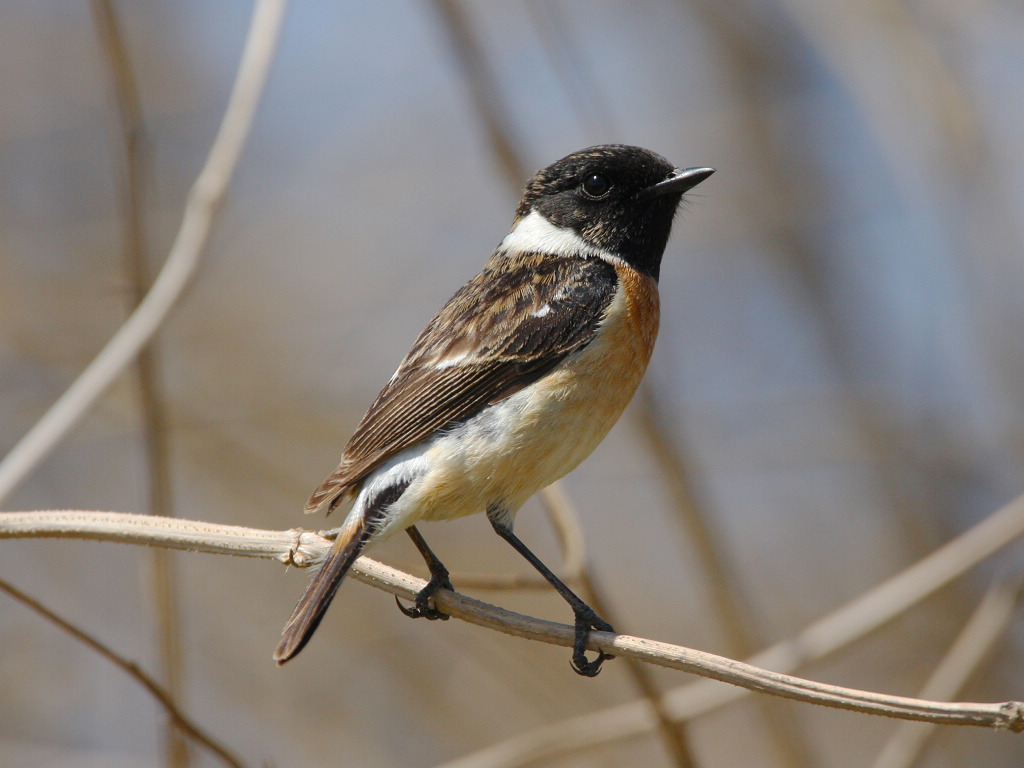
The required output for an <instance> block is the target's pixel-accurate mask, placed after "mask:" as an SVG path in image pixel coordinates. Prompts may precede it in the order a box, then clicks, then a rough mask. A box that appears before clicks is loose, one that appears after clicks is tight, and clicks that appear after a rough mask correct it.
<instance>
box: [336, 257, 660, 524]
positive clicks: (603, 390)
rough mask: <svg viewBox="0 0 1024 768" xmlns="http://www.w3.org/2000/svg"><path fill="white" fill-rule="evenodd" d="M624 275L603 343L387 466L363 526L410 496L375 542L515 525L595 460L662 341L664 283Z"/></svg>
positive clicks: (370, 490)
mask: <svg viewBox="0 0 1024 768" xmlns="http://www.w3.org/2000/svg"><path fill="white" fill-rule="evenodd" d="M617 272H618V273H619V281H620V283H619V291H618V293H617V294H616V297H615V298H614V299H613V301H612V304H611V306H610V307H609V310H608V314H607V315H606V317H605V319H604V321H603V322H602V330H601V332H599V333H598V336H597V338H596V339H594V340H593V341H592V342H591V343H590V344H589V345H587V346H586V347H585V348H584V349H583V350H581V351H580V352H578V353H576V354H574V355H572V356H570V357H569V358H566V360H565V361H563V362H562V363H561V364H560V365H559V366H558V367H557V368H555V369H554V370H553V371H552V372H551V373H549V374H547V375H545V376H543V377H542V378H541V379H539V380H538V381H537V382H535V383H534V384H531V385H530V386H528V387H526V388H524V389H523V390H521V391H519V392H517V393H516V394H514V395H512V396H511V397H508V398H506V399H505V400H502V401H500V402H498V403H495V404H494V405H492V406H490V407H488V408H486V409H485V410H484V411H483V412H482V413H480V414H479V415H477V416H475V417H474V418H472V419H470V420H468V421H467V422H465V423H464V424H461V425H459V426H458V427H456V428H455V429H453V430H451V431H450V432H447V433H443V434H440V435H438V436H435V437H432V438H430V439H429V440H426V441H424V442H422V443H420V444H418V445H416V446H413V447H412V448H410V449H408V450H406V451H404V452H402V453H401V454H399V455H397V456H395V457H393V458H392V459H391V460H389V461H388V462H386V463H385V464H384V465H382V466H381V467H380V468H378V469H377V470H376V471H375V472H374V473H373V474H372V475H371V476H370V477H369V478H367V480H366V482H365V483H364V485H363V489H362V491H361V492H360V494H359V498H358V499H357V500H356V503H355V505H354V506H353V509H352V511H351V512H350V515H359V516H360V517H361V516H362V515H363V513H364V512H365V509H366V505H367V504H368V503H370V502H372V499H373V498H374V497H375V496H376V495H377V494H378V493H380V492H381V491H382V490H383V489H384V488H386V487H388V486H391V485H393V484H395V483H408V488H407V489H406V490H405V492H404V493H403V494H402V495H401V497H400V498H399V499H398V500H397V501H396V502H395V503H394V504H393V505H392V506H391V507H390V508H389V510H388V512H387V513H386V514H387V518H386V519H385V520H383V521H382V526H381V527H380V528H379V529H378V532H377V534H376V535H375V536H374V537H373V538H374V539H383V538H386V537H387V536H389V535H391V534H392V533H394V532H396V531H398V530H402V529H404V528H407V527H409V526H410V525H414V524H416V523H417V522H418V521H420V520H449V519H452V518H456V517H461V516H463V515H469V514H474V513H477V512H483V511H485V510H487V509H488V508H489V507H491V506H494V505H496V506H500V507H501V508H502V509H503V510H505V511H506V513H507V514H510V515H511V514H514V513H515V512H516V510H518V509H519V507H520V506H522V504H523V503H524V502H525V501H526V500H527V499H528V498H529V497H530V496H532V495H533V494H534V493H536V492H537V491H538V490H540V489H541V488H543V487H544V486H546V485H548V484H550V483H552V482H554V481H555V480H557V479H558V478H560V477H562V476H563V475H565V474H566V473H568V472H570V471H571V470H572V469H574V468H575V467H576V466H577V465H578V464H579V463H580V462H582V461H583V460H584V459H585V458H586V457H587V456H589V455H590V454H591V452H593V450H594V449H595V448H596V447H597V445H598V443H600V442H601V440H602V439H603V438H604V437H605V435H607V434H608V431H609V430H610V429H611V428H612V426H613V425H614V424H615V422H616V421H617V420H618V418H619V416H620V415H621V414H622V411H623V410H624V409H625V407H626V405H628V403H629V401H630V399H631V398H632V397H633V394H634V392H635V391H636V388H637V386H638V385H639V383H640V380H641V379H642V378H643V375H644V372H645V371H646V369H647V363H648V361H649V360H650V356H651V351H652V350H653V347H654V339H655V336H656V335H657V328H658V297H657V288H656V286H655V283H654V281H653V280H651V279H650V278H647V277H645V276H643V275H640V274H638V273H636V272H635V271H633V270H632V269H629V268H627V267H619V266H617ZM624 286H629V289H630V290H628V291H627V290H623V288H624Z"/></svg>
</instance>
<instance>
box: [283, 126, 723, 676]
mask: <svg viewBox="0 0 1024 768" xmlns="http://www.w3.org/2000/svg"><path fill="white" fill-rule="evenodd" d="M712 173H714V169H712V168H686V169H676V168H673V166H672V165H671V164H670V163H669V162H668V161H667V160H665V159H664V158H663V157H661V156H660V155H657V154H655V153H653V152H650V151H648V150H645V149H640V148H639V147H630V146H623V145H605V146H596V147H590V148H589V149H584V150H582V151H580V152H576V153H574V154H571V155H569V156H567V157H564V158H562V159H561V160H559V161H558V162H556V163H554V164H552V165H550V166H548V167H547V168H545V169H544V170H542V171H540V172H538V173H537V174H536V175H535V176H534V177H533V178H532V179H530V181H529V182H528V183H527V185H526V188H525V190H524V191H523V197H522V200H521V201H520V203H519V207H518V208H517V209H516V215H515V219H514V221H513V222H512V229H511V230H510V231H509V233H508V235H507V236H506V237H505V239H504V240H502V241H501V243H500V244H499V245H498V247H497V249H496V250H495V251H494V254H493V255H492V256H491V258H490V259H489V260H488V261H487V263H486V264H485V265H484V268H483V271H481V272H480V273H479V274H478V275H477V276H476V277H474V278H473V279H472V280H470V281H469V282H468V283H466V284H465V285H464V286H462V288H460V289H459V291H458V292H457V293H456V294H455V295H454V296H452V298H451V299H450V300H449V301H448V303H447V304H445V305H444V307H442V308H441V311H440V312H438V313H437V315H436V316H435V317H434V319H433V320H431V321H430V324H429V325H427V327H426V329H425V330H424V331H423V333H421V334H420V336H419V338H418V339H416V342H415V343H414V344H413V346H412V349H411V350H410V351H409V354H407V355H406V356H405V359H404V360H403V361H402V363H401V365H399V366H398V370H397V371H395V374H394V375H393V376H392V377H391V380H390V381H389V382H388V383H387V384H386V385H385V386H384V389H383V390H381V392H380V394H379V395H378V396H377V399H376V401H374V403H373V405H371V406H370V409H369V410H368V411H367V412H366V415H365V416H363V419H362V421H361V422H359V426H358V427H356V431H355V434H354V435H352V438H351V439H350V440H349V441H348V445H346V446H345V450H344V453H342V455H341V462H340V464H339V465H338V468H337V469H336V470H335V471H334V472H333V473H332V474H331V475H330V476H329V477H328V478H327V479H326V480H324V482H323V483H322V484H321V485H320V487H319V488H317V489H316V490H315V491H314V492H313V495H312V497H311V498H310V499H309V502H308V503H307V504H306V512H308V513H309V512H317V511H319V510H321V509H324V508H326V510H327V511H328V512H330V511H331V510H333V509H334V508H335V507H336V506H338V504H340V503H341V502H342V501H345V500H348V499H351V498H353V497H354V499H355V501H354V503H353V505H352V507H351V509H350V511H349V513H348V516H347V517H346V518H345V521H344V523H343V524H342V526H341V528H340V529H339V531H338V534H337V538H336V539H335V540H334V544H333V546H332V548H331V551H330V553H329V554H328V555H327V558H326V559H325V561H324V563H323V565H322V567H321V568H320V570H319V572H318V573H317V574H316V576H315V577H314V578H313V580H312V582H310V584H309V586H308V587H307V589H306V591H305V593H304V594H303V595H302V598H301V599H300V600H299V603H298V605H297V606H296V607H295V611H294V612H293V613H292V616H291V618H290V619H289V620H288V623H287V624H286V625H285V628H284V631H283V633H282V636H281V641H280V643H279V644H278V646H277V650H276V651H275V653H274V658H275V659H276V660H277V662H278V663H279V664H283V663H284V662H286V661H288V659H290V658H292V657H293V656H295V654H297V653H298V652H299V651H300V650H302V648H303V647H304V646H305V645H306V643H307V642H308V641H309V638H310V636H311V635H312V634H313V632H314V631H315V630H316V628H317V625H318V624H319V623H320V620H321V619H322V618H323V616H324V613H325V611H326V610H327V606H328V605H329V604H330V602H331V599H332V598H333V597H334V594H335V593H336V592H337V590H338V586H339V585H340V584H341V581H342V579H343V578H344V577H345V574H346V573H347V572H348V570H349V568H351V567H352V564H353V563H354V562H355V560H356V558H358V557H359V555H360V553H362V552H363V551H364V550H365V549H366V548H367V547H368V546H369V545H371V544H374V543H376V542H379V541H381V540H383V539H385V538H387V537H388V536H390V535H392V534H393V533H395V532H396V531H401V530H404V531H406V533H408V534H409V536H410V537H411V538H412V540H413V543H414V544H415V545H416V547H417V549H419V551H420V553H421V555H422V556H423V558H424V560H426V563H427V566H428V567H429V569H430V574H431V578H430V581H429V582H428V584H427V586H426V587H425V588H424V589H423V590H422V591H420V593H419V594H418V595H417V596H416V600H415V607H412V608H405V607H402V606H401V604H399V607H401V608H402V610H403V612H405V613H406V614H407V615H408V616H412V617H426V618H429V619H446V618H448V617H447V616H446V615H444V614H443V613H441V612H440V611H438V610H437V609H436V608H434V607H433V605H432V603H431V600H430V598H431V596H432V595H433V594H434V593H435V592H437V590H439V589H451V583H450V582H449V580H448V571H447V570H446V569H445V567H444V566H443V565H442V564H441V562H440V561H439V560H438V559H437V557H436V556H435V555H434V553H433V552H431V550H430V548H429V547H428V546H427V544H426V542H425V541H424V540H423V537H422V536H421V535H420V533H419V531H418V530H417V529H416V524H417V523H419V522H420V521H424V520H428V521H429V520H450V519H452V518H456V517H461V516H463V515H469V514H473V513H475V512H486V513H487V518H488V520H489V521H490V523H491V525H492V526H493V528H494V530H495V532H497V534H498V535H499V536H501V537H502V538H503V539H505V540H506V541H507V542H508V543H509V544H511V545H512V546H513V547H514V548H515V549H516V550H517V551H518V552H519V553H520V554H522V555H523V557H525V558H526V559H527V560H528V561H529V562H530V563H531V564H532V565H533V566H534V567H535V568H536V569H537V570H538V571H540V573H541V574H542V575H543V576H544V578H545V579H547V580H548V581H549V582H550V583H551V585H552V586H553V587H554V588H555V589H556V590H557V591H558V592H559V594H560V595H561V596H562V597H563V598H564V599H565V600H566V602H568V603H569V606H570V607H571V608H572V610H573V614H574V617H575V626H576V638H575V643H574V647H573V656H572V666H573V668H574V669H575V670H576V671H577V672H578V673H580V674H581V675H586V676H588V677H592V676H594V675H596V674H597V673H598V671H599V670H600V668H601V663H602V662H603V661H604V660H605V659H607V658H610V657H609V656H608V655H607V654H605V653H603V652H601V653H599V655H598V657H597V658H596V659H595V660H593V661H591V660H589V659H588V658H587V657H586V654H585V650H586V642H587V635H588V633H589V632H590V630H591V629H596V630H601V631H612V628H611V626H610V625H609V624H608V622H606V621H604V620H603V619H601V618H600V617H599V616H598V615H597V614H596V613H595V612H594V610H593V609H592V608H590V607H589V606H588V605H587V604H586V603H584V602H583V601H582V600H581V599H580V598H579V597H577V596H576V595H575V594H574V593H573V592H572V590H570V589H569V588H568V587H567V586H566V585H565V584H563V583H562V582H561V581H560V580H559V579H558V577H556V576H555V574H554V573H552V572H551V571H550V570H549V569H548V568H547V567H546V566H545V565H544V564H543V563H542V562H541V561H540V559H539V558H538V557H537V556H536V555H534V554H533V553H532V552H531V551H530V550H529V549H528V548H527V547H526V545H525V544H523V542H522V541H520V540H519V538H518V537H517V536H516V535H515V534H514V533H513V531H512V523H513V520H514V518H515V514H516V511H517V510H518V509H519V507H520V506H522V504H523V503H524V502H525V501H526V500H527V499H528V498H529V497H530V496H532V495H533V494H534V493H535V492H536V491H538V490H540V489H541V488H543V487H544V486H546V485H548V484H550V483H552V482H554V481H555V480H557V479H558V478H560V477H562V476H563V475H565V474H566V473H567V472H569V471H570V470H572V469H573V468H575V467H576V466H577V465H578V464H579V463H580V462H581V461H583V459H585V458H586V457H587V456H589V455H590V453H591V452H592V451H593V450H594V448H595V447H597V444H598V443H599V442H601V440H602V439H603V438H604V436H605V435H606V434H607V433H608V430H610V429H611V428H612V425H613V424H615V422H616V421H617V420H618V418H619V416H620V415H621V414H622V411H623V409H625V407H626V405H627V404H628V403H629V401H630V399H631V398H632V397H633V393H634V392H635V391H636V388H637V386H638V385H639V383H640V379H641V378H642V377H643V375H644V371H645V370H646V368H647V362H648V360H649V359H650V356H651V351H652V349H653V348H654V340H655V337H656V336H657V333H658V272H659V269H660V266H661V257H662V254H663V252H664V250H665V244H666V243H667V242H668V237H669V232H670V231H671V228H672V219H673V216H674V215H675V212H676V209H677V208H678V207H679V202H680V200H681V199H682V196H683V193H684V192H686V191H687V190H689V189H690V188H691V187H694V186H695V185H697V184H699V183H700V182H702V181H704V180H705V179H706V178H708V177H709V176H710V175H711V174H712Z"/></svg>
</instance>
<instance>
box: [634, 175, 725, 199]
mask: <svg viewBox="0 0 1024 768" xmlns="http://www.w3.org/2000/svg"><path fill="white" fill-rule="evenodd" d="M714 172H715V169H714V168H676V169H675V170H674V171H672V175H671V176H669V177H668V178H667V179H665V180H664V181H659V182H658V183H657V184H655V185H654V186H653V187H648V188H647V189H646V190H644V191H645V192H646V193H647V194H648V195H650V196H651V197H661V196H662V195H671V194H677V195H681V194H682V193H683V192H686V191H687V190H689V189H693V188H694V187H696V186H697V185H698V184H700V183H701V182H702V181H704V179H706V178H707V177H708V176H710V175H711V174H712V173H714Z"/></svg>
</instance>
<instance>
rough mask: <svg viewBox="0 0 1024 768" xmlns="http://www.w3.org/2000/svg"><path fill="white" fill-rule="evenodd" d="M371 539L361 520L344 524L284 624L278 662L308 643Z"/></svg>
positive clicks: (278, 648) (277, 652) (286, 658)
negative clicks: (352, 523)
mask: <svg viewBox="0 0 1024 768" xmlns="http://www.w3.org/2000/svg"><path fill="white" fill-rule="evenodd" d="M368 538H369V530H368V529H367V526H366V524H365V523H364V522H363V521H362V520H360V521H359V523H358V524H357V525H354V526H351V528H350V527H349V526H345V527H344V528H343V529H342V530H341V532H340V533H339V534H338V538H337V539H335V540H334V546H332V547H331V551H330V553H329V554H328V555H327V559H326V560H324V563H323V565H322V566H321V567H320V570H319V571H318V572H317V574H316V576H314V577H313V580H312V581H311V582H309V586H308V587H306V591H305V592H304V593H303V594H302V597H301V598H300V599H299V603H298V605H296V606H295V610H294V611H292V616H291V618H290V619H288V623H287V624H285V625H284V630H283V631H282V632H281V640H280V642H278V644H277V650H275V651H274V660H275V661H276V662H277V663H278V665H280V664H284V663H285V662H286V661H288V660H289V659H290V658H292V657H293V656H295V655H296V654H298V652H299V651H301V650H302V649H303V648H304V647H305V646H306V643H308V642H309V638H311V637H312V636H313V633H314V632H315V631H316V628H317V627H318V626H319V625H320V620H321V619H322V618H323V617H324V614H325V613H326V612H327V606H329V605H330V604H331V600H333V599H334V594H335V593H336V592H337V591H338V587H339V586H341V582H342V579H344V578H345V574H347V573H348V571H349V568H351V567H352V564H353V563H354V562H355V561H356V558H358V557H359V553H360V552H362V551H363V546H364V545H365V544H366V540H367V539H368Z"/></svg>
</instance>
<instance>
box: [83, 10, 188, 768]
mask: <svg viewBox="0 0 1024 768" xmlns="http://www.w3.org/2000/svg"><path fill="white" fill-rule="evenodd" d="M92 9H93V17H94V19H95V22H96V28H97V31H98V33H99V37H100V44H101V47H102V49H103V53H104V56H105V58H106V60H107V66H108V68H109V70H110V77H111V80H112V81H113V84H114V88H113V90H114V96H115V98H116V101H117V107H118V109H117V113H118V116H119V118H120V121H119V124H118V125H119V128H120V131H119V133H120V138H121V142H122V144H123V145H124V169H123V173H122V170H121V169H120V167H119V168H118V171H117V175H118V176H119V177H121V176H122V175H123V180H122V181H121V184H120V188H121V198H122V199H121V208H122V211H121V221H122V223H123V230H124V232H123V240H124V245H123V247H124V252H125V253H124V255H125V269H126V271H127V273H128V276H129V284H130V287H131V308H132V309H134V308H135V307H137V306H138V305H139V304H140V303H141V302H142V300H143V299H144V298H145V296H146V291H147V290H148V288H149V283H150V279H149V267H148V263H147V256H146V236H145V228H144V223H145V216H144V209H145V206H144V202H145V195H146V191H147V177H148V173H147V170H148V163H147V153H146V145H147V142H146V130H145V123H144V122H143V117H142V100H141V98H140V96H139V89H138V84H137V83H136V80H135V74H134V72H133V70H132V63H131V57H130V55H129V53H128V46H127V45H126V43H125V39H124V35H123V34H122V32H121V26H120V23H119V21H118V18H117V13H116V12H115V10H114V5H113V3H112V2H111V0H93V1H92ZM136 372H137V383H138V390H139V401H140V402H139V405H140V410H141V414H142V438H143V444H144V446H145V452H146V469H147V476H148V479H149V510H148V511H149V513H150V514H153V515H171V514H173V507H174V505H173V502H172V498H171V477H170V452H169V449H168V434H167V409H166V407H165V404H164V397H163V391H162V389H163V388H162V387H161V384H160V359H159V354H158V350H157V345H156V341H155V340H154V341H152V342H151V343H150V344H149V345H148V346H145V347H143V348H142V349H140V350H139V357H138V365H137V368H136ZM150 589H151V590H152V599H153V604H154V613H155V614H156V617H157V637H158V638H159V645H160V659H161V662H162V670H161V677H162V678H163V680H164V684H165V685H166V687H167V694H168V695H169V696H170V697H171V698H172V699H174V700H175V701H180V700H181V697H182V655H181V635H180V632H179V625H180V622H179V614H178V595H177V586H176V580H175V573H174V561H173V560H172V559H171V555H170V553H169V552H168V551H167V550H165V549H154V550H153V552H152V556H151V557H150ZM164 748H165V755H166V759H165V764H166V765H167V766H168V768H184V766H187V765H188V763H189V755H188V741H187V740H186V739H185V736H184V734H183V733H181V731H180V730H179V729H178V727H177V726H176V725H175V723H174V721H173V719H171V720H170V721H169V722H168V724H167V728H166V732H165V735H164Z"/></svg>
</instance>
